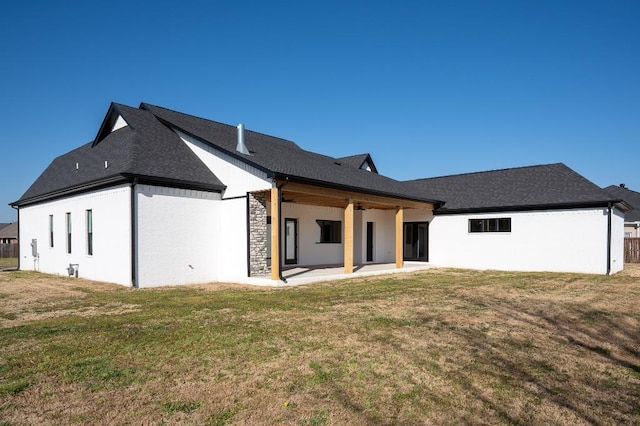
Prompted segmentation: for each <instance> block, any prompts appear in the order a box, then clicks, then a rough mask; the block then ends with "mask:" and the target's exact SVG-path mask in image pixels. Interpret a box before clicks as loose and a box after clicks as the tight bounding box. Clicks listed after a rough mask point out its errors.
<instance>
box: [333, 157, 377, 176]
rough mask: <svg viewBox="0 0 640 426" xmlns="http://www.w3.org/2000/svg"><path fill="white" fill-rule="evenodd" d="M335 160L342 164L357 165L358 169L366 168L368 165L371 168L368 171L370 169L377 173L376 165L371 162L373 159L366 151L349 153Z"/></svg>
mask: <svg viewBox="0 0 640 426" xmlns="http://www.w3.org/2000/svg"><path fill="white" fill-rule="evenodd" d="M337 160H338V161H339V162H341V163H343V164H348V165H350V166H353V167H357V168H358V169H365V170H366V168H367V166H369V168H370V169H371V170H370V171H372V172H373V173H378V169H377V168H376V165H375V164H374V163H373V159H372V158H371V155H369V154H367V153H365V154H357V155H350V156H348V157H340V158H338V159H337Z"/></svg>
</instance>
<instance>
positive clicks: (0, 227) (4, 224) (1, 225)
mask: <svg viewBox="0 0 640 426" xmlns="http://www.w3.org/2000/svg"><path fill="white" fill-rule="evenodd" d="M9 225H11V224H10V223H0V229H2V228H4V227H5V226H9Z"/></svg>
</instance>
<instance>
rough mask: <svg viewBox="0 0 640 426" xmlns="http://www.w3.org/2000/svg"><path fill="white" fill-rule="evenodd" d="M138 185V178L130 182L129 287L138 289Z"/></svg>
mask: <svg viewBox="0 0 640 426" xmlns="http://www.w3.org/2000/svg"><path fill="white" fill-rule="evenodd" d="M137 184H138V178H134V179H133V182H131V287H132V288H138V283H137V281H136V278H137V275H138V274H137V272H138V271H137V270H138V265H137V262H136V259H137V256H136V252H137V246H138V244H137V236H138V220H137V214H136V185H137Z"/></svg>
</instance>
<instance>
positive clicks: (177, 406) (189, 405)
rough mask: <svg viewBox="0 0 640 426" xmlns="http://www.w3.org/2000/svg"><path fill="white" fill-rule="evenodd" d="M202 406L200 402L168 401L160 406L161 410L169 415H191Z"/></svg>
mask: <svg viewBox="0 0 640 426" xmlns="http://www.w3.org/2000/svg"><path fill="white" fill-rule="evenodd" d="M201 405H202V403H201V402H197V401H191V402H185V401H169V402H165V403H163V404H162V410H163V411H165V412H167V413H169V414H175V413H193V412H194V411H196V410H197V409H198V408H200V406H201Z"/></svg>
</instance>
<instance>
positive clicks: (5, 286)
mask: <svg viewBox="0 0 640 426" xmlns="http://www.w3.org/2000/svg"><path fill="white" fill-rule="evenodd" d="M461 423H463V424H469V423H472V424H611V425H614V424H639V423H640V269H639V268H638V267H637V265H633V267H632V265H628V267H627V269H626V270H625V272H622V273H620V274H617V275H615V276H612V277H605V276H589V275H576V274H543V273H536V274H533V273H507V272H477V271H464V270H430V271H425V272H421V273H415V274H405V275H398V276H393V277H390V276H385V277H383V278H366V279H357V280H351V281H340V282H333V283H325V284H313V285H309V286H303V287H297V288H278V289H275V288H269V289H265V288H253V287H244V286H239V285H237V286H236V285H217V284H211V285H201V286H188V287H181V288H165V289H151V290H130V289H127V288H123V287H120V286H115V285H109V284H102V283H95V282H90V281H85V280H82V279H73V278H67V277H57V276H51V275H44V274H38V273H26V272H3V273H0V424H1V425H31V424H158V425H159V424H195V425H223V424H287V425H288V424H295V425H334V424H335V425H343V424H357V425H363V424H371V425H384V424H389V425H391V424H407V425H411V424H438V425H440V424H461Z"/></svg>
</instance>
